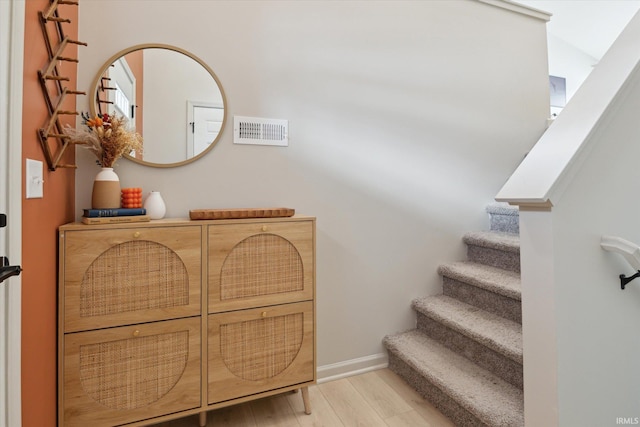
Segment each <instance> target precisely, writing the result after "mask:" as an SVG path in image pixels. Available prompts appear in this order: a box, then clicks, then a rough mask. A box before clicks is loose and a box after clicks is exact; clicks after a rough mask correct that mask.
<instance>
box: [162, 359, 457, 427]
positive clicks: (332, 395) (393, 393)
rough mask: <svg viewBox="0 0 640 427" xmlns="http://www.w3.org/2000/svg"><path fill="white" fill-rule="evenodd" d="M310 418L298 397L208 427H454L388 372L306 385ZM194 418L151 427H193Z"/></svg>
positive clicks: (232, 411) (226, 416)
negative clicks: (310, 411) (309, 404)
mask: <svg viewBox="0 0 640 427" xmlns="http://www.w3.org/2000/svg"><path fill="white" fill-rule="evenodd" d="M309 397H310V400H311V410H312V413H311V415H305V413H304V406H303V405H302V396H301V394H300V393H284V394H281V395H278V396H273V397H268V398H264V399H259V400H255V401H253V402H247V403H243V404H240V405H234V406H230V407H227V408H222V409H218V410H215V411H210V412H209V413H208V414H207V427H360V426H362V427H454V424H453V423H452V422H451V421H449V420H448V419H447V418H446V417H445V416H444V415H442V414H441V413H440V412H439V411H438V410H437V409H436V408H435V407H433V405H431V404H430V403H429V402H427V401H426V400H424V399H423V398H422V397H421V396H420V395H419V394H418V393H417V392H415V391H414V390H413V389H412V388H411V387H409V386H408V385H407V384H406V383H405V382H404V380H402V379H401V378H400V377H399V376H397V375H396V374H394V373H393V372H391V371H390V370H388V369H381V370H378V371H373V372H368V373H366V374H362V375H357V376H354V377H349V378H344V379H341V380H337V381H331V382H326V383H323V384H320V385H315V386H312V387H309ZM197 426H198V416H197V415H195V416H191V417H185V418H181V419H178V420H174V421H168V422H164V423H160V424H155V425H154V426H153V427H197Z"/></svg>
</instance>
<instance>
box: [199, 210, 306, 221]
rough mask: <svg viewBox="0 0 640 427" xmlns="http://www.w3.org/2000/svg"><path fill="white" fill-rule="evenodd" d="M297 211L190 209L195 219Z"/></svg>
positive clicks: (259, 215)
mask: <svg viewBox="0 0 640 427" xmlns="http://www.w3.org/2000/svg"><path fill="white" fill-rule="evenodd" d="M295 213H296V211H295V209H290V208H244V209H192V210H190V211H189V218H191V219H195V220H199V219H243V218H279V217H287V216H293V215H294V214H295Z"/></svg>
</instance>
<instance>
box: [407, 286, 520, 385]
mask: <svg viewBox="0 0 640 427" xmlns="http://www.w3.org/2000/svg"><path fill="white" fill-rule="evenodd" d="M413 308H414V309H415V310H416V314H417V329H418V330H419V331H421V332H423V333H425V334H426V335H428V336H429V337H431V338H433V339H435V340H437V341H438V342H440V343H442V344H444V345H445V346H446V347H447V348H449V349H450V350H452V351H455V352H456V353H458V354H460V355H462V356H464V357H466V358H467V359H469V360H471V361H473V362H474V363H475V364H477V365H478V366H480V367H482V368H484V369H486V370H488V371H490V372H492V373H494V374H495V375H497V376H499V377H500V378H502V379H503V380H505V381H507V382H508V383H509V384H512V385H514V386H516V387H518V388H520V389H522V387H523V370H522V326H521V325H520V324H518V323H516V322H514V321H511V320H507V319H505V318H503V317H501V316H498V315H496V314H492V313H489V312H487V311H485V310H482V309H480V308H477V307H475V306H473V305H469V304H465V303H463V302H460V301H458V300H457V299H454V298H450V297H448V296H446V295H438V296H434V297H426V298H421V299H417V300H414V301H413Z"/></svg>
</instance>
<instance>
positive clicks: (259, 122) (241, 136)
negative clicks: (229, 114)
mask: <svg viewBox="0 0 640 427" xmlns="http://www.w3.org/2000/svg"><path fill="white" fill-rule="evenodd" d="M233 143H234V144H254V145H279V146H282V147H286V146H288V145H289V121H288V120H276V119H261V118H258V117H241V116H233Z"/></svg>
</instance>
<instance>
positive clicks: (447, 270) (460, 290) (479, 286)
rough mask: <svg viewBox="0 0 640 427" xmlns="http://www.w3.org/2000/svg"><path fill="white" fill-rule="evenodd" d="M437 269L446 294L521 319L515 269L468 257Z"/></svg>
mask: <svg viewBox="0 0 640 427" xmlns="http://www.w3.org/2000/svg"><path fill="white" fill-rule="evenodd" d="M438 273H440V274H441V275H442V291H443V293H444V294H445V295H447V296H450V297H453V298H456V299H458V300H460V301H462V302H465V303H467V304H471V305H473V306H476V307H478V308H481V309H483V310H486V311H489V312H491V313H494V314H497V315H499V316H502V317H504V318H506V319H509V320H512V321H514V322H518V323H522V305H521V302H520V300H521V285H520V275H519V274H518V273H516V272H513V271H509V270H503V269H501V268H497V267H492V266H490V265H486V264H478V263H476V262H470V261H460V262H454V263H450V264H443V265H441V266H440V267H438Z"/></svg>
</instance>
